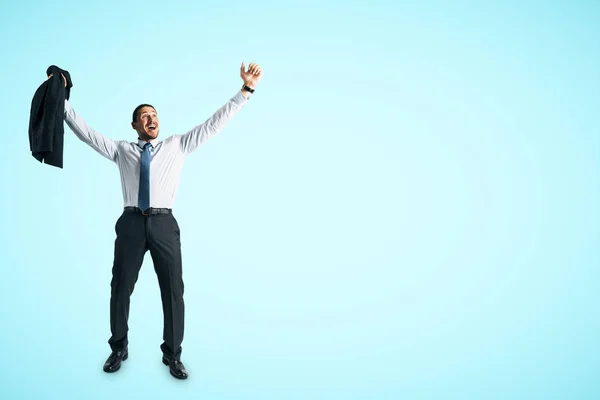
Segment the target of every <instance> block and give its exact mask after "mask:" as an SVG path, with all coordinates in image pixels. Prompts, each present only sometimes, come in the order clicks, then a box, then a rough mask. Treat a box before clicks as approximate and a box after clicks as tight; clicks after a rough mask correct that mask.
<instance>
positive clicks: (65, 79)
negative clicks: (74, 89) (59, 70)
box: [48, 74, 67, 87]
mask: <svg viewBox="0 0 600 400" xmlns="http://www.w3.org/2000/svg"><path fill="white" fill-rule="evenodd" d="M53 75H54V74H50V76H49V77H48V79H50V78H52V76H53ZM60 76H62V78H63V82H64V83H65V87H67V78H65V76H64V75H63V74H60Z"/></svg>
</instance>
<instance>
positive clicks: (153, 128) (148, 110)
mask: <svg viewBox="0 0 600 400" xmlns="http://www.w3.org/2000/svg"><path fill="white" fill-rule="evenodd" d="M131 126H132V127H133V129H135V131H136V132H137V133H138V135H139V137H140V139H142V140H144V141H150V140H152V139H156V138H157V136H158V129H159V127H160V126H159V122H158V115H157V114H156V110H155V109H154V108H152V107H142V108H140V109H139V110H138V115H137V121H136V122H132V123H131Z"/></svg>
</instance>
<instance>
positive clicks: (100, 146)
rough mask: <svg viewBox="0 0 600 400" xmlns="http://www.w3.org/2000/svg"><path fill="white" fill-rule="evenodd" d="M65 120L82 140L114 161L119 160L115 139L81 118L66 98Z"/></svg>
mask: <svg viewBox="0 0 600 400" xmlns="http://www.w3.org/2000/svg"><path fill="white" fill-rule="evenodd" d="M65 122H66V123H67V125H68V126H69V128H71V130H72V131H73V133H75V136H77V137H78V138H79V139H81V141H82V142H84V143H86V144H88V145H89V146H90V147H91V148H93V149H94V150H96V151H97V152H98V153H100V154H102V155H103V156H104V157H106V158H108V159H109V160H112V161H115V162H116V161H117V144H116V143H115V141H114V140H112V139H110V138H107V137H106V136H104V135H102V134H100V133H98V132H96V131H95V130H93V129H92V128H90V126H89V125H88V124H87V123H86V122H85V121H84V120H83V118H81V117H80V116H79V115H78V114H77V113H76V112H75V110H74V109H73V108H72V107H71V105H70V104H69V102H68V101H67V100H65Z"/></svg>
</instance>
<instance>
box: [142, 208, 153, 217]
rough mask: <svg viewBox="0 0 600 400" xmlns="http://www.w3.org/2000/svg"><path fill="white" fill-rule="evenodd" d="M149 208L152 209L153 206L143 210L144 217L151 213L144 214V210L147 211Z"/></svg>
mask: <svg viewBox="0 0 600 400" xmlns="http://www.w3.org/2000/svg"><path fill="white" fill-rule="evenodd" d="M148 210H152V207H149V208H147V209H145V210H144V211H142V215H143V216H144V217H147V216H148V215H150V213H148V214H144V212H145V211H148Z"/></svg>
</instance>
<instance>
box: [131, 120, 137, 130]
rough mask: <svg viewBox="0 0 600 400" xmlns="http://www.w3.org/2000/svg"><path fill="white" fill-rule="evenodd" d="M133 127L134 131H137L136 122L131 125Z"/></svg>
mask: <svg viewBox="0 0 600 400" xmlns="http://www.w3.org/2000/svg"><path fill="white" fill-rule="evenodd" d="M131 127H132V128H133V130H134V131H137V129H136V128H135V122H132V123H131Z"/></svg>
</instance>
